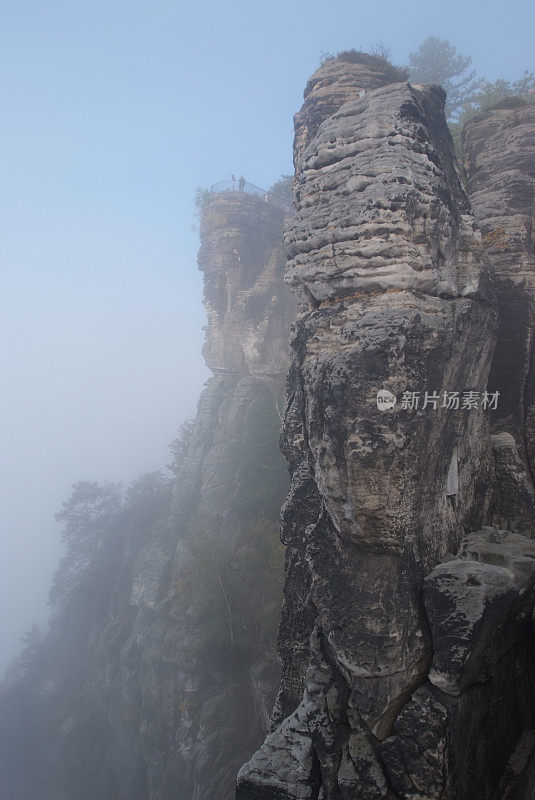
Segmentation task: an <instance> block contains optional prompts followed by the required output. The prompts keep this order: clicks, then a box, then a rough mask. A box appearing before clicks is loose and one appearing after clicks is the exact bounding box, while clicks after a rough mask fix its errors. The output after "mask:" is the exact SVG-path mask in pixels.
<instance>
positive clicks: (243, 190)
mask: <svg viewBox="0 0 535 800" xmlns="http://www.w3.org/2000/svg"><path fill="white" fill-rule="evenodd" d="M209 191H210V192H212V193H213V194H222V193H224V192H225V193H226V192H229V193H231V194H238V195H239V194H253V195H256V196H257V197H260V198H261V199H262V200H264V201H265V202H266V203H271V204H272V205H274V206H279V208H283V209H284V210H285V211H286V212H288V213H291V211H292V204H291V202H286V201H285V200H284V199H283V198H281V197H276V196H275V195H274V194H272V193H271V192H270V191H269V190H266V189H261V188H260V186H255V185H254V183H248V182H247V181H243V182H240V181H239V180H235V181H232V180H230V181H219V182H218V183H213V184H212V185H211V186H210V190H209Z"/></svg>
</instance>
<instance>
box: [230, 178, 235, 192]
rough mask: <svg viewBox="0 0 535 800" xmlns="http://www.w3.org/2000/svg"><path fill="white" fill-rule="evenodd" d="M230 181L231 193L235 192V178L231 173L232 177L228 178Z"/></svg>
mask: <svg viewBox="0 0 535 800" xmlns="http://www.w3.org/2000/svg"><path fill="white" fill-rule="evenodd" d="M230 180H231V181H232V191H233V192H235V191H236V176H235V175H234V173H232V175H231V176H230Z"/></svg>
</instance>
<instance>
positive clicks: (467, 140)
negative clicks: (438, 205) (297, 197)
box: [463, 100, 535, 535]
mask: <svg viewBox="0 0 535 800" xmlns="http://www.w3.org/2000/svg"><path fill="white" fill-rule="evenodd" d="M534 133H535V106H533V105H525V104H524V103H522V102H521V101H514V100H506V101H504V102H503V103H502V104H501V106H498V107H497V108H495V109H493V110H490V111H486V112H484V113H482V114H479V115H478V116H477V117H475V118H474V119H472V120H470V121H469V122H468V123H467V124H466V127H465V130H464V132H463V158H464V165H465V168H466V172H467V175H468V193H469V195H470V200H471V203H472V206H473V209H474V214H475V215H476V218H477V220H478V222H479V224H480V226H481V230H482V234H483V239H482V251H485V252H486V253H487V254H488V255H489V256H490V257H491V259H492V262H493V264H494V269H495V273H496V294H497V299H498V309H499V315H500V332H499V336H498V341H497V345H496V351H495V353H494V358H493V362H492V368H491V373H490V378H489V390H490V391H492V392H495V391H498V392H499V393H500V399H499V404H498V408H497V410H496V413H494V414H493V415H492V429H493V434H494V440H493V443H494V444H495V459H496V470H497V474H498V485H499V490H498V492H497V493H496V495H495V500H494V503H493V509H492V515H493V516H492V520H493V522H494V523H495V524H497V525H501V526H507V527H510V528H511V530H517V531H519V532H520V533H526V534H527V535H531V531H532V526H533V516H534V508H535V506H534V479H535V452H534V448H535V406H534V402H535V355H534V353H535V350H534V345H533V335H534V329H535V249H534V241H533V221H534V216H535V136H534Z"/></svg>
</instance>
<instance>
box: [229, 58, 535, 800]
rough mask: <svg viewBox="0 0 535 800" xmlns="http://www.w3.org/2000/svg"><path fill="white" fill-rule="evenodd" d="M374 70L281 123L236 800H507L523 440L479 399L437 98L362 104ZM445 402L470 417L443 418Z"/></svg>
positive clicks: (521, 623) (416, 92) (469, 251)
mask: <svg viewBox="0 0 535 800" xmlns="http://www.w3.org/2000/svg"><path fill="white" fill-rule="evenodd" d="M369 66H370V65H369V62H367V61H366V60H364V61H363V66H362V80H360V81H359V67H358V64H357V63H353V64H351V65H350V66H349V67H348V66H347V65H345V64H344V63H343V62H342V61H340V62H338V63H333V62H331V63H330V66H329V69H328V70H326V71H325V72H322V70H320V71H319V73H317V74H316V75H315V76H313V78H312V79H311V82H310V83H309V85H308V86H307V92H306V96H305V104H304V106H303V109H302V111H301V112H299V113H298V114H297V115H296V117H295V122H296V138H295V152H294V155H295V165H296V175H295V181H294V193H295V205H296V213H295V215H294V216H293V217H292V219H291V220H290V221H289V222H288V224H287V226H286V232H285V243H286V249H287V257H288V262H287V269H286V279H287V281H288V282H289V283H290V284H291V286H292V287H293V288H294V290H295V291H296V292H297V293H298V295H299V297H300V300H301V306H300V312H299V314H298V316H297V320H296V323H295V325H294V329H293V332H292V338H291V352H292V365H291V368H290V375H289V381H288V403H287V408H286V413H285V419H284V430H283V451H284V454H285V455H286V457H287V459H288V461H289V464H290V468H291V473H292V482H291V487H290V493H289V496H288V498H287V500H286V502H285V504H284V507H283V513H282V533H283V540H284V542H285V543H286V544H287V546H288V559H287V568H286V584H285V604H284V608H283V619H282V624H281V628H280V635H279V653H280V655H281V657H282V661H283V671H282V681H281V689H280V692H279V696H278V700H277V704H276V706H275V712H274V716H273V724H274V730H273V732H272V734H270V737H269V744H268V742H267V741H266V744H265V745H264V746H263V747H262V748H261V749H260V751H258V752H257V753H256V754H255V755H254V756H253V757H252V759H251V760H250V761H249V762H248V763H247V764H245V765H244V767H243V768H242V769H241V771H240V774H239V780H238V794H237V797H238V798H239V800H249V799H250V798H255V800H270V798H275V797H276V798H277V800H288V798H294V797H296V794H295V792H296V787H297V785H298V786H299V792H300V794H299V795H297V796H303V797H312V798H317V797H318V798H331V799H332V800H339V798H348V800H349V798H352V800H355V798H362V799H363V800H364V798H366V800H370V798H383V797H388V798H394V797H396V798H400V799H401V798H404V800H468V798H470V800H475V799H476V798H477V800H491V798H492V800H498V797H500V800H501V798H502V795H503V798H505V797H506V796H507V795H506V792H511V791H513V789H514V791H515V792H516V793H517V794H515V795H514V796H515V797H516V796H517V795H518V796H519V797H520V796H521V795H519V794H518V792H519V791H520V789H519V786H520V783H519V780H520V779H519V778H518V775H519V769H520V768H519V767H518V763H520V762H522V764H523V765H524V766H523V767H522V770H524V771H525V770H526V769H527V766H526V765H527V764H528V763H529V760H530V751H529V748H528V747H527V745H526V747H525V748H524V750H525V751H526V753H527V755H526V753H524V750H523V751H522V752H523V753H524V755H523V756H522V758H521V757H520V755H519V756H518V758H516V756H514V753H515V752H516V751H515V748H517V746H519V745H518V743H519V741H523V737H524V732H525V731H529V730H531V729H533V726H534V707H535V706H534V686H535V683H534V677H535V676H534V674H533V667H532V664H531V660H532V659H533V653H534V649H535V648H534V643H535V639H534V636H533V627H532V622H531V616H532V609H533V580H534V577H535V571H534V566H535V561H534V555H535V550H534V545H533V543H532V542H531V541H530V540H529V539H528V538H526V537H525V536H523V535H520V534H525V533H531V532H532V526H533V513H532V507H531V496H530V492H531V488H530V480H531V477H530V474H529V468H528V466H527V461H526V459H525V452H526V448H525V449H524V450H522V448H520V447H517V446H516V443H515V438H514V436H519V435H520V434H519V426H518V425H517V426H516V428H515V429H514V430H513V425H512V424H509V423H508V424H507V425H505V424H502V423H501V422H497V421H496V420H497V417H496V416H494V417H491V414H492V413H493V412H492V409H488V408H485V403H481V398H483V397H484V396H485V394H484V393H485V390H486V389H487V381H488V376H489V371H490V367H491V359H492V356H493V351H494V344H495V341H496V336H497V315H496V309H495V305H494V292H493V274H492V269H491V267H490V265H489V259H488V257H489V255H490V256H492V255H493V252H487V251H489V247H488V239H486V238H485V237H486V235H487V234H486V231H485V230H484V235H483V236H482V235H481V233H480V231H479V229H478V226H477V223H476V222H475V219H474V215H473V213H472V210H471V206H470V203H469V200H468V198H467V196H466V194H465V192H464V190H463V189H462V186H461V184H460V181H459V178H458V174H457V169H456V166H455V159H454V157H453V152H452V147H451V140H450V137H449V133H448V131H447V127H446V125H445V121H444V116H443V112H442V106H443V102H444V95H443V93H442V91H441V90H440V89H439V88H438V87H425V86H410V85H406V84H402V83H390V82H389V79H388V78H385V76H383V78H382V79H379V78H378V76H377V75H375V76H374V80H376V83H374V84H373V85H372V84H371V83H368V84H367V85H366V87H365V88H366V91H364V92H363V91H362V88H364V82H365V81H366V80H368V81H369V80H370V75H369ZM322 69H323V68H322ZM329 87H332V92H331V94H330V93H329ZM523 135H524V137H525V130H524V134H523ZM522 142H523V147H524V151H523V155H522V157H521V158H523V159H524V164H523V165H522V164H521V163H520V162H518V163H516V168H517V169H518V170H519V171H520V172H521V171H522V170H523V169H525V166H526V159H528V161H529V157H528V156H529V153H528V151H529V152H531V151H530V150H529V148H528V146H527V140H526V139H525V138H524V139H522ZM483 144H484V143H483V137H482V136H481V141H479V142H478V145H477V146H479V145H481V146H483ZM530 146H531V145H530ZM474 148H475V150H477V147H476V144H474ZM482 158H483V156H482ZM485 158H486V156H485ZM487 177H488V175H487ZM471 180H472V178H471ZM479 180H480V182H482V181H483V175H482V173H480V175H479ZM503 186H504V191H505V189H506V186H507V182H506V181H505V180H504V181H503ZM529 191H530V190H529ZM529 191H528V190H527V189H526V188H525V182H524V184H522V187H521V192H520V193H521V194H522V197H523V201H522V202H524V201H525V200H526V196H527V197H528V199H529V197H530V196H531V195H530V194H529ZM525 192H527V195H526V194H525ZM489 196H490V195H488V196H487V199H488V197H489ZM530 208H531V209H532V206H530ZM515 213H516V212H515ZM517 221H518V220H517ZM525 243H526V240H524V245H525ZM509 266H511V262H510V264H509ZM307 306H308V308H307ZM500 335H503V331H502V333H501V334H500ZM522 336H523V337H524V339H525V340H526V341H527V333H526V330H525V326H524V329H523V333H522ZM509 357H510V361H511V369H512V370H513V371H514V369H515V366H514V361H515V358H516V357H515V355H514V353H513V352H512V351H511V352H510V353H509ZM521 360H522V359H521ZM525 379H526V380H527V381H528V383H529V376H528V377H526V373H525ZM520 383H521V382H518V381H517V391H515V392H512V396H514V404H510V407H511V408H512V407H513V405H514V407H515V408H516V409H517V411H518V409H519V408H520V406H521V405H522V403H521V402H519V399H518V392H520V391H521V389H520V388H518V387H519V386H520ZM492 389H493V391H495V390H496V387H494V386H493V387H492ZM379 391H382V395H383V397H386V400H387V401H388V402H389V404H388V405H386V406H385V405H381V404H380V403H379V402H378V392H379ZM426 392H428V396H427V398H426V396H425V393H426ZM451 392H459V394H460V397H461V398H462V397H463V396H465V397H466V396H467V395H468V397H470V396H472V395H469V394H468V393H470V392H471V393H474V395H473V396H474V397H476V398H479V400H476V402H475V403H472V404H471V403H470V402H463V400H462V399H461V401H460V403H459V404H455V402H454V403H449V404H448V398H449V393H451ZM413 393H420V394H419V404H418V403H417V402H416V397H415V395H413ZM430 395H432V397H430ZM487 396H488V395H487ZM396 398H397V402H396ZM509 418H510V419H512V418H513V417H511V416H510V417H509ZM491 419H492V421H491ZM524 428H525V431H527V433H525V434H524V435H525V436H527V437H528V438H529V435H530V434H529V431H528V426H524ZM491 433H492V437H491ZM519 511H520V513H519ZM489 520H490V521H492V522H493V523H494V526H493V527H489V526H488V521H489ZM509 521H510V522H511V526H510V529H509V530H505V529H504V528H505V525H507V526H508V527H509ZM496 525H497V527H496ZM469 531H475V532H474V533H468V532H469ZM455 553H456V555H452V554H455ZM318 652H321V659H319V657H318ZM329 697H330V698H331V705H329V701H328V698H329ZM297 730H298V733H299V737H300V738H299V741H300V743H301V746H302V747H304V746H305V743H306V747H305V751H306V760H305V759H303V758H301V760H300V766H301V771H300V773H299V782H298V784H297V783H292V780H291V778H290V779H287V780H286V781H281V780H280V779H281V775H283V774H286V775H287V776H288V775H289V772H288V770H287V768H286V766H284V765H286V764H287V760H288V759H289V758H290V757H291V754H293V755H294V756H295V754H296V753H297V752H303V751H302V750H301V751H300V750H299V748H296V747H294V745H293V739H292V737H293V736H295V735H297V734H296V731H297ZM289 731H291V732H292V734H291V736H290V735H289ZM274 743H276V746H275V747H274V746H273V745H274ZM528 751H529V752H528ZM515 758H516V760H515ZM509 759H512V760H511V761H510V762H509V764H510V766H509V767H508V766H507V765H508V760H509ZM513 762H514V763H513ZM517 762H518V763H517ZM285 770H286V771H285ZM515 770H516V772H515ZM307 772H308V777H307ZM513 773H514V774H515V775H516V776H517V777H515V778H514V781H513V779H511V780H510V781H509V783H508V782H507V780H508V779H507V778H506V776H507V775H508V774H511V775H513ZM517 778H518V780H517ZM522 780H525V775H523V777H522ZM513 783H514V784H515V785H514V787H513ZM496 792H502V794H500V795H498V794H496ZM511 796H512V795H511Z"/></svg>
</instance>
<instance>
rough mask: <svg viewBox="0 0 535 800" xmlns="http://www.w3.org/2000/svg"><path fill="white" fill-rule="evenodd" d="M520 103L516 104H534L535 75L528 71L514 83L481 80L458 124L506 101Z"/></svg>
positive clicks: (502, 80) (502, 79)
mask: <svg viewBox="0 0 535 800" xmlns="http://www.w3.org/2000/svg"><path fill="white" fill-rule="evenodd" d="M509 99H511V100H516V101H521V102H519V103H518V104H519V105H523V104H524V103H535V75H534V74H533V72H529V70H524V74H523V75H522V77H521V78H519V79H518V80H516V81H508V80H505V78H498V80H496V81H487V80H482V81H481V83H480V85H479V88H478V90H477V92H475V94H474V95H473V96H472V97H471V99H470V101H469V102H468V103H466V105H465V106H464V108H463V111H462V113H461V116H460V122H461V123H465V122H467V120H469V119H471V118H472V117H474V116H475V115H476V114H479V113H480V112H481V111H485V110H486V109H489V108H493V107H494V106H497V105H500V104H502V103H503V102H504V101H506V100H509Z"/></svg>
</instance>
